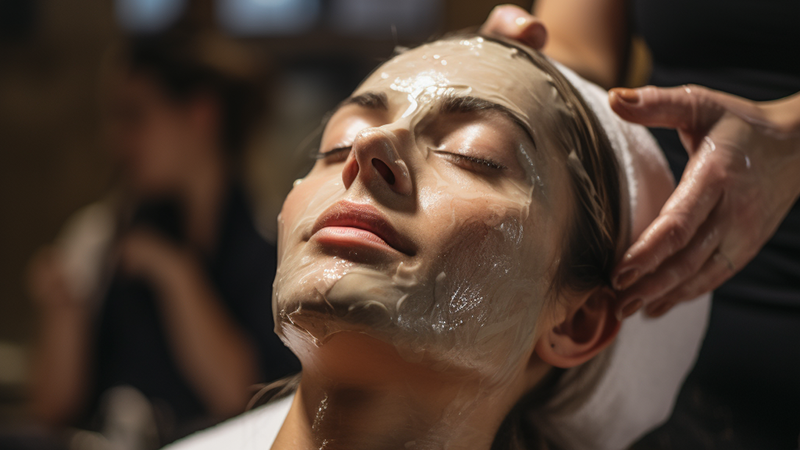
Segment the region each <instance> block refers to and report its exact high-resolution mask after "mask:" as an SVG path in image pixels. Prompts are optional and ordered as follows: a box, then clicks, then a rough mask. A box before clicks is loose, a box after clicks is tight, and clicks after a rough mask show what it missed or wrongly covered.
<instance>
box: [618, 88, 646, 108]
mask: <svg viewBox="0 0 800 450" xmlns="http://www.w3.org/2000/svg"><path fill="white" fill-rule="evenodd" d="M611 92H613V93H614V94H616V95H617V96H618V97H619V98H620V100H622V101H624V102H625V103H628V104H630V105H636V104H638V103H639V101H640V100H641V99H642V96H641V95H639V91H638V90H636V89H628V88H616V89H614V90H612V91H611Z"/></svg>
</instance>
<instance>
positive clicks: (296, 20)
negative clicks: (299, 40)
mask: <svg viewBox="0 0 800 450" xmlns="http://www.w3.org/2000/svg"><path fill="white" fill-rule="evenodd" d="M217 14H218V17H219V21H220V24H221V25H222V27H223V28H225V29H226V30H227V31H228V32H230V33H232V34H238V35H276V34H297V33H302V32H304V31H306V30H308V29H309V28H311V27H313V26H314V24H316V23H317V20H318V19H319V15H320V2H319V0H217Z"/></svg>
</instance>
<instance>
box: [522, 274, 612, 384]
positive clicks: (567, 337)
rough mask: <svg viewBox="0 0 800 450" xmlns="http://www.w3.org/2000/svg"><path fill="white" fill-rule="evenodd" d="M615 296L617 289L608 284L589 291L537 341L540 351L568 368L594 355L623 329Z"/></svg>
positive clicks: (541, 355) (543, 357)
mask: <svg viewBox="0 0 800 450" xmlns="http://www.w3.org/2000/svg"><path fill="white" fill-rule="evenodd" d="M615 298H616V294H615V293H614V291H612V290H611V289H609V288H606V287H602V288H598V289H595V290H594V291H592V292H591V293H589V294H587V295H585V296H584V297H583V298H582V299H580V300H579V302H578V303H577V304H576V306H573V307H572V309H570V310H569V311H567V314H566V317H565V318H564V320H563V321H562V322H561V323H558V324H555V325H554V326H552V328H550V329H549V330H547V331H545V332H544V333H543V334H542V336H541V337H540V338H539V341H538V342H537V343H536V354H537V355H538V356H539V358H540V359H541V360H542V361H544V362H546V363H548V364H550V365H552V366H554V367H560V368H564V369H566V368H570V367H575V366H578V365H580V364H583V363H584V362H586V361H588V360H590V359H592V358H593V357H594V356H596V355H597V354H598V353H600V352H601V351H602V350H603V349H605V348H606V347H608V345H609V344H611V342H613V341H614V338H615V337H616V335H617V333H618V332H619V327H620V321H619V320H618V319H617V316H616V314H615V313H614V308H615V305H616V302H615V301H614V300H615ZM573 302H574V299H573ZM571 303H572V302H571Z"/></svg>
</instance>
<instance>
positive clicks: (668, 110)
mask: <svg viewBox="0 0 800 450" xmlns="http://www.w3.org/2000/svg"><path fill="white" fill-rule="evenodd" d="M717 99H718V95H717V93H716V92H714V91H711V90H709V89H706V88H704V87H701V86H689V85H687V86H680V87H674V88H657V87H654V86H646V87H643V88H638V89H625V88H615V89H612V90H611V91H610V92H609V97H608V101H609V103H610V104H611V108H612V109H613V110H614V112H616V113H617V114H618V115H619V116H620V117H622V118H623V119H625V120H627V121H629V122H634V123H638V124H640V125H644V126H648V127H664V128H676V129H679V130H685V131H694V132H703V131H707V130H708V129H709V128H710V127H711V126H712V125H713V124H714V123H715V122H716V121H717V120H719V118H720V117H721V116H722V114H723V113H724V111H725V109H724V107H723V106H722V105H721V104H720V103H719V102H718V101H717Z"/></svg>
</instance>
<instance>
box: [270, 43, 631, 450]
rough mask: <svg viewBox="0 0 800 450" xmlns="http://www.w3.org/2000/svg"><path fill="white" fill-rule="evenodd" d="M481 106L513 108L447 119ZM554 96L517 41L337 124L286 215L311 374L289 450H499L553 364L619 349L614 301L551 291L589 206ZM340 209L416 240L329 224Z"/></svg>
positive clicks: (279, 285) (379, 81)
mask: <svg viewBox="0 0 800 450" xmlns="http://www.w3.org/2000/svg"><path fill="white" fill-rule="evenodd" d="M365 96H366V98H365ZM468 96H469V97H475V98H477V99H478V100H479V101H481V102H484V103H486V102H491V103H494V104H496V105H500V106H502V109H499V108H497V107H491V108H485V109H480V110H464V109H463V108H460V109H459V108H452V107H451V108H448V107H446V105H451V103H449V102H452V99H453V98H462V99H463V98H465V97H468ZM553 96H554V90H553V88H552V85H551V84H550V82H549V80H548V79H547V77H546V76H544V74H543V73H542V72H540V71H539V70H538V69H536V68H535V67H534V66H533V65H532V64H531V63H530V62H529V61H527V60H526V59H525V58H524V57H523V56H522V55H519V54H517V52H515V51H511V49H509V48H508V47H506V46H504V45H500V44H497V43H493V42H489V41H486V42H484V41H483V40H482V39H480V38H474V39H470V40H451V41H440V42H437V43H434V44H430V45H426V46H423V47H420V48H418V49H414V50H410V51H408V52H406V53H404V54H402V55H400V56H398V57H395V58H394V59H392V60H391V61H390V62H388V63H387V64H385V65H384V66H382V67H381V68H379V69H378V70H377V71H376V72H375V73H374V74H373V75H372V76H370V77H369V78H368V79H367V80H366V81H365V82H364V83H363V84H362V85H361V86H360V87H359V88H358V89H357V90H356V92H354V94H353V97H352V98H353V99H355V100H351V101H350V102H345V104H344V106H342V107H341V108H340V109H339V110H338V111H337V112H336V113H335V114H334V115H333V116H332V117H331V119H330V122H329V123H328V125H327V127H326V130H325V132H324V134H323V137H322V143H321V147H320V152H321V159H320V160H319V161H318V162H317V164H316V165H315V166H314V168H313V169H312V171H311V172H310V173H309V175H308V176H307V177H306V178H305V179H303V180H299V181H298V183H296V184H295V187H294V189H293V190H292V192H291V193H290V194H289V196H288V197H287V199H286V202H285V203H284V207H283V210H282V212H281V216H280V219H279V227H280V228H279V268H278V274H277V277H276V285H275V293H274V299H273V305H274V308H275V312H276V319H277V320H276V322H277V330H276V331H277V332H278V333H279V335H281V337H282V338H283V339H284V341H285V342H286V344H287V345H288V346H289V347H290V348H291V349H292V350H293V351H294V352H295V354H296V355H297V356H298V357H299V359H300V361H301V363H302V365H303V378H302V381H301V383H300V387H299V389H298V392H297V395H296V397H295V399H294V403H293V405H292V407H291V410H290V412H289V415H288V417H287V419H286V421H285V422H284V424H283V427H282V429H281V431H280V433H279V435H278V437H277V439H276V441H275V443H274V445H273V447H272V448H273V449H276V450H280V449H288V448H292V449H312V448H313V449H319V448H325V449H338V448H348V449H360V448H364V449H367V448H369V449H384V448H385V449H389V448H392V449H395V448H417V449H438V448H453V449H460V448H464V449H467V448H468V449H488V448H489V447H490V446H491V443H492V440H493V439H494V436H495V434H496V432H497V429H498V427H499V426H500V423H501V421H502V420H503V418H504V417H505V416H506V415H507V414H508V412H509V410H510V409H511V407H512V406H513V405H514V403H515V402H516V401H517V400H518V399H519V398H520V397H521V396H522V395H523V394H524V393H525V392H527V391H529V390H530V389H532V388H533V387H534V386H535V385H536V384H537V383H538V382H539V381H540V380H541V379H542V378H543V377H544V376H546V374H547V373H548V372H549V369H550V367H552V366H553V365H557V366H559V367H571V366H573V365H575V364H579V363H581V362H583V361H586V360H588V359H590V358H591V357H592V356H594V355H596V354H597V352H599V351H600V350H602V348H605V346H606V345H608V344H609V343H610V342H611V339H613V336H614V335H615V333H616V331H617V329H618V322H617V321H616V318H615V316H614V315H613V311H611V310H610V309H608V308H606V307H605V306H604V305H610V304H611V302H610V301H609V299H608V297H607V296H606V295H607V293H608V291H607V290H602V289H597V290H593V291H592V292H585V293H566V292H565V293H558V294H556V297H555V298H554V297H550V296H549V295H552V294H548V291H547V286H548V285H549V281H550V280H552V274H551V273H550V270H551V268H552V267H553V262H554V261H555V260H556V258H557V256H558V255H559V252H560V242H561V238H563V235H562V231H561V230H563V229H564V228H565V227H564V224H566V223H568V221H569V220H570V217H571V211H572V208H573V207H574V206H572V205H573V202H572V193H571V191H570V188H569V183H568V177H567V172H566V168H565V162H564V157H563V156H560V154H561V153H559V152H556V151H555V145H557V144H556V143H555V142H554V141H553V140H552V139H551V137H550V136H552V130H554V129H555V128H556V127H557V126H558V123H559V121H560V120H563V116H561V115H559V114H560V113H559V111H561V110H562V109H563V104H562V105H559V104H558V102H559V101H560V99H559V98H558V97H555V98H554V97H553ZM376 99H377V100H376ZM451 106H452V105H451ZM530 124H535V125H534V126H531V125H530ZM530 135H533V136H535V139H536V142H537V144H536V145H535V146H534V143H533V142H532V140H531V138H530ZM342 202H347V203H342ZM337 205H340V206H341V205H345V206H347V208H350V209H345V212H342V211H339V212H337V214H338V215H335V216H336V217H341V216H343V215H346V214H348V213H347V211H353V210H355V209H358V208H362V209H363V208H364V207H366V206H365V205H368V206H369V207H372V208H375V210H376V211H377V212H378V213H379V214H380V215H382V216H383V217H384V219H385V220H386V221H387V222H389V223H390V224H391V226H392V227H393V228H394V229H396V230H397V233H398V234H399V235H400V236H401V238H399V239H388V238H387V239H383V240H381V239H378V240H377V241H376V240H375V237H376V235H374V234H373V235H372V236H370V234H371V233H366V234H365V233H364V232H363V226H362V225H357V224H352V223H351V224H350V226H345V227H341V226H339V227H335V226H333V225H330V226H327V227H322V228H320V226H319V223H320V222H319V221H320V220H323V223H325V222H324V220H325V218H326V217H329V216H328V214H327V212H329V211H330V210H331V208H336V207H337ZM353 205H356V206H353ZM566 205H570V206H569V207H564V206H566ZM350 214H352V213H350ZM321 218H322V219H321ZM340 225H341V224H340ZM358 227H362V229H358ZM381 242H390V243H392V244H393V245H386V244H385V243H384V244H382V243H381ZM398 242H399V243H398ZM579 312H580V313H579Z"/></svg>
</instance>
